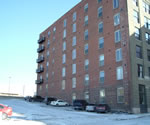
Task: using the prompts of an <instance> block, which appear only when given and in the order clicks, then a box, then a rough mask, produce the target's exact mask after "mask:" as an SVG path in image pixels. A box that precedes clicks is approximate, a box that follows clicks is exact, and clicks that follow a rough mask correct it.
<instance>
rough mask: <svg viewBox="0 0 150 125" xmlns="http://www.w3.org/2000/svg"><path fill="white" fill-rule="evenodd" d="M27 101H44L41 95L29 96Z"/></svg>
mask: <svg viewBox="0 0 150 125" xmlns="http://www.w3.org/2000/svg"><path fill="white" fill-rule="evenodd" d="M29 101H31V102H43V101H44V98H43V97H41V96H34V97H31V98H30V99H29Z"/></svg>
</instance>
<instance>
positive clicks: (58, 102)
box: [51, 99, 69, 106]
mask: <svg viewBox="0 0 150 125" xmlns="http://www.w3.org/2000/svg"><path fill="white" fill-rule="evenodd" d="M51 105H54V106H68V105H69V103H68V102H65V101H63V100H59V99H58V100H56V101H51Z"/></svg>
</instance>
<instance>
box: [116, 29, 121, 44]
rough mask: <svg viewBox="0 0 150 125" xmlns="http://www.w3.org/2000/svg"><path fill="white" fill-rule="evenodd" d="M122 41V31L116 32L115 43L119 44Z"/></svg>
mask: <svg viewBox="0 0 150 125" xmlns="http://www.w3.org/2000/svg"><path fill="white" fill-rule="evenodd" d="M120 41H121V32H120V30H117V31H115V43H118V42H120Z"/></svg>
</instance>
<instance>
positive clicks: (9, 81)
mask: <svg viewBox="0 0 150 125" xmlns="http://www.w3.org/2000/svg"><path fill="white" fill-rule="evenodd" d="M8 78H9V86H8V93H9V94H10V80H11V77H10V76H9V77H8Z"/></svg>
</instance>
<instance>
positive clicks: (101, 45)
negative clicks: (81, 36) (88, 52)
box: [99, 37, 104, 49]
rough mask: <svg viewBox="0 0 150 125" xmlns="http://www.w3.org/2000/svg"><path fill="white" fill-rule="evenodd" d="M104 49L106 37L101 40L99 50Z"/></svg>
mask: <svg viewBox="0 0 150 125" xmlns="http://www.w3.org/2000/svg"><path fill="white" fill-rule="evenodd" d="M102 48H104V37H101V38H99V49H102Z"/></svg>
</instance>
